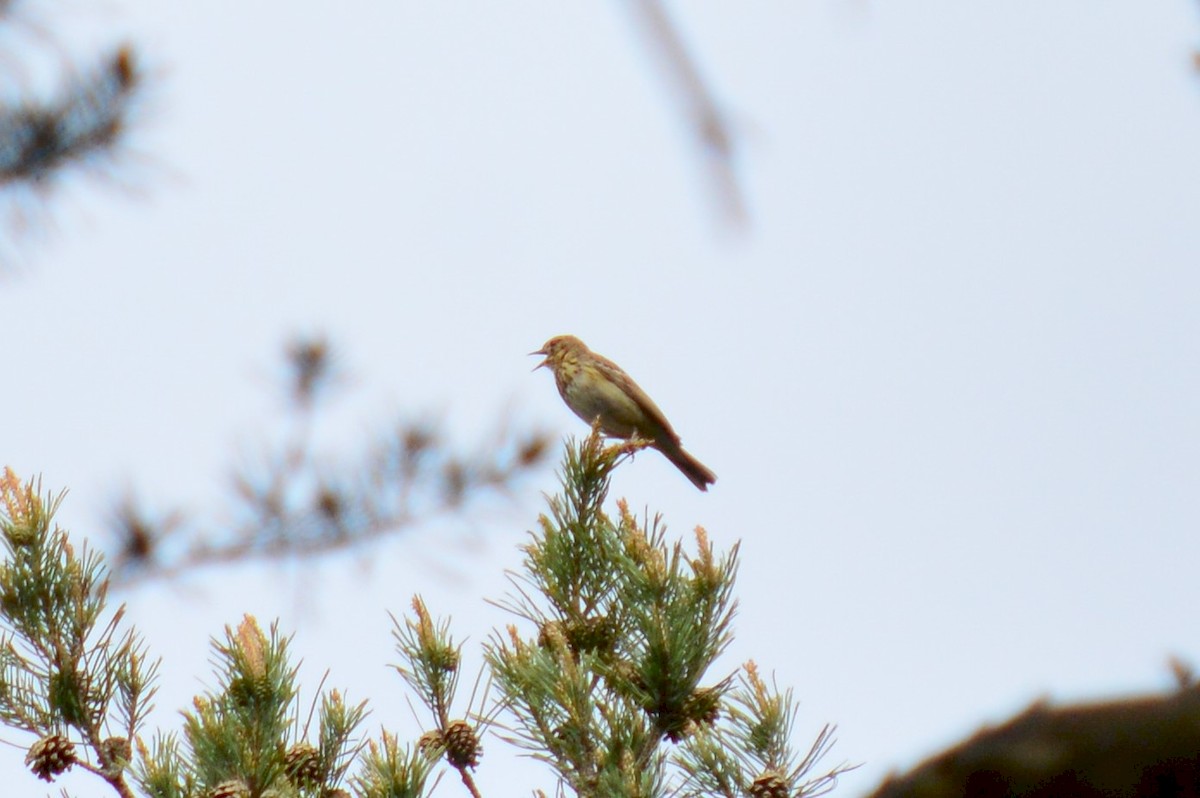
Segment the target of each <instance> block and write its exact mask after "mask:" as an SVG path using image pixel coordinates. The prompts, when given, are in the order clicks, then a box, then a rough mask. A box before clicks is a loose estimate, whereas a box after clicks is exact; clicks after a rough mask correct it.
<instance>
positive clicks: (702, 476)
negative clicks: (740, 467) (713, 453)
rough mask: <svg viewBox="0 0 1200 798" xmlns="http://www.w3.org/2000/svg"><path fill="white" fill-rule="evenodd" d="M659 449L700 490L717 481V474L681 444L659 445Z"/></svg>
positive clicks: (706, 488)
mask: <svg viewBox="0 0 1200 798" xmlns="http://www.w3.org/2000/svg"><path fill="white" fill-rule="evenodd" d="M659 451H660V452H662V453H663V454H664V455H666V458H667V459H668V460H670V461H671V462H672V463H674V464H675V467H676V468H678V469H679V470H680V471H682V472H683V475H684V476H685V477H687V478H688V479H690V480H691V481H692V484H693V485H695V486H696V487H697V488H699V489H700V490H708V486H709V485H711V484H713V483H714V482H716V481H717V475H716V474H714V473H713V472H712V471H711V470H710V469H709V467H708V466H706V465H704V463H701V462H700V461H699V460H697V459H696V458H695V457H692V456H691V455H690V454H688V453H687V452H685V451H684V450H683V447H682V446H679V445H676V446H662V447H659Z"/></svg>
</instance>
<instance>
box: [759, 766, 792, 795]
mask: <svg viewBox="0 0 1200 798" xmlns="http://www.w3.org/2000/svg"><path fill="white" fill-rule="evenodd" d="M749 792H750V798H790V796H791V792H790V791H789V790H788V784H787V781H786V780H785V779H784V778H783V776H782V775H780V774H779V773H777V772H775V771H774V770H768V771H767V772H765V773H763V774H761V775H759V777H758V778H756V779H755V780H754V781H753V782H751V783H750V790H749Z"/></svg>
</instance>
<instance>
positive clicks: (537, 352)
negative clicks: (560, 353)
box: [529, 349, 550, 371]
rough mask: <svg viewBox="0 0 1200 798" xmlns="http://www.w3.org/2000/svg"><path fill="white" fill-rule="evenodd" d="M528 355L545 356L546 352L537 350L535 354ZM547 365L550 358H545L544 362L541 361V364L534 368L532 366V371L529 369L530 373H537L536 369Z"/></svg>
mask: <svg viewBox="0 0 1200 798" xmlns="http://www.w3.org/2000/svg"><path fill="white" fill-rule="evenodd" d="M529 354H531V355H544V354H546V350H545V349H539V350H537V351H536V352H530V353H529ZM549 363H550V358H546V359H545V360H543V361H542V362H541V363H538V364H537V365H536V366H534V367H533V368H532V369H530V371H537V370H538V369H540V368H541V367H542V366H545V365H547V364H549Z"/></svg>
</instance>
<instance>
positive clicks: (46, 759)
mask: <svg viewBox="0 0 1200 798" xmlns="http://www.w3.org/2000/svg"><path fill="white" fill-rule="evenodd" d="M25 764H26V765H28V766H29V769H30V770H32V771H33V772H34V773H35V774H36V775H37V777H38V778H39V779H42V780H43V781H54V777H55V776H57V775H59V774H60V773H62V772H64V771H66V770H69V769H70V767H71V765H74V764H75V743H73V742H71V741H70V740H68V739H67V738H66V737H64V736H63V735H61V734H48V735H46V736H45V737H43V738H42V739H40V740H38V741H37V742H36V743H34V744H33V745H31V746H29V753H27V754H26V755H25Z"/></svg>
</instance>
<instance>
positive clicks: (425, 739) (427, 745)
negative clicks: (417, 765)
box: [417, 729, 445, 759]
mask: <svg viewBox="0 0 1200 798" xmlns="http://www.w3.org/2000/svg"><path fill="white" fill-rule="evenodd" d="M444 746H445V742H444V741H443V740H442V733H441V732H440V731H438V730H437V729H434V730H433V731H427V732H425V733H424V734H422V735H421V739H419V740H417V748H418V749H420V751H421V753H422V754H424V755H425V758H426V759H437V757H438V756H439V755H440V754H441V752H442V748H443V747H444Z"/></svg>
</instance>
